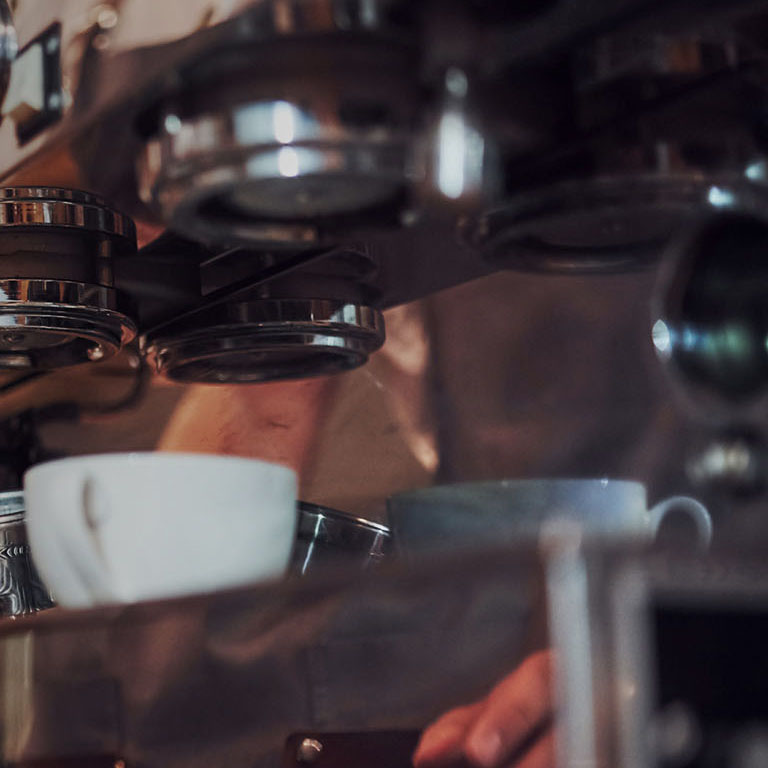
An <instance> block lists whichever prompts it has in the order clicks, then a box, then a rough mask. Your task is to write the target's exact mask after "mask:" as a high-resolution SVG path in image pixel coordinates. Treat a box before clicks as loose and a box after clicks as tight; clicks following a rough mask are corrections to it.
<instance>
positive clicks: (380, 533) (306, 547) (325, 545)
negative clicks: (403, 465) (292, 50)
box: [292, 501, 390, 575]
mask: <svg viewBox="0 0 768 768" xmlns="http://www.w3.org/2000/svg"><path fill="white" fill-rule="evenodd" d="M298 515H299V522H298V528H297V533H296V537H297V538H296V545H295V548H294V551H293V557H292V570H293V572H294V573H299V574H301V575H306V574H307V573H311V572H313V571H314V570H315V569H317V568H323V567H326V566H330V567H333V566H347V567H348V566H351V565H354V566H355V567H356V568H358V569H365V568H369V567H371V566H373V565H375V564H376V563H377V562H378V561H380V560H381V559H382V558H383V557H384V556H385V555H386V553H387V551H388V549H389V543H390V532H389V528H387V526H386V525H381V524H380V523H374V522H372V521H370V520H365V519H363V518H359V517H354V516H353V515H348V514H346V513H345V512H339V511H338V510H336V509H330V508H329V507H323V506H320V505H319V504H310V503H308V502H305V501H300V502H299V504H298Z"/></svg>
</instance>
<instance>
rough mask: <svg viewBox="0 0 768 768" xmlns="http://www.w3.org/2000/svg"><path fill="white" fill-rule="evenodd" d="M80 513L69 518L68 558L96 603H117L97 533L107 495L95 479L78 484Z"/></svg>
mask: <svg viewBox="0 0 768 768" xmlns="http://www.w3.org/2000/svg"><path fill="white" fill-rule="evenodd" d="M79 488H80V499H79V504H78V506H79V508H80V514H79V515H75V516H74V517H73V518H72V521H71V525H70V527H69V531H68V533H69V539H70V542H71V544H72V545H73V546H72V552H71V553H70V556H71V557H72V558H73V559H74V560H76V562H75V567H76V568H77V571H78V573H79V575H80V578H81V581H82V582H83V584H84V586H85V588H86V589H87V591H89V592H90V593H91V596H92V597H93V601H94V602H95V603H97V604H98V603H111V602H115V600H116V592H115V589H114V586H113V583H112V574H111V569H110V567H109V562H108V560H107V558H106V556H105V554H104V550H103V549H102V546H101V541H100V540H99V536H98V530H99V527H100V526H101V524H102V523H103V522H104V521H105V520H106V519H107V518H108V517H109V504H108V502H107V495H106V494H105V493H104V492H103V489H101V487H100V486H99V484H98V483H97V482H96V480H95V479H94V478H92V477H88V476H86V477H85V478H84V479H83V480H82V482H81V483H80V485H79Z"/></svg>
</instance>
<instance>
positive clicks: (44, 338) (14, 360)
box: [0, 280, 136, 369]
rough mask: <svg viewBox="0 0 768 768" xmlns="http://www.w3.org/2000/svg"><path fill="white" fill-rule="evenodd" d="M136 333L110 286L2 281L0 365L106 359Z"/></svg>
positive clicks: (14, 366) (23, 366)
mask: <svg viewBox="0 0 768 768" xmlns="http://www.w3.org/2000/svg"><path fill="white" fill-rule="evenodd" d="M135 336H136V326H135V324H134V322H133V321H132V320H131V319H130V318H129V317H128V316H127V315H125V314H123V312H122V311H121V309H120V301H119V295H118V294H117V292H116V291H115V290H114V289H113V288H106V287H104V286H100V285H86V284H83V283H72V282H67V281H62V280H0V368H12V369H28V368H58V367H61V366H67V365H74V364H77V363H83V362H97V361H100V360H106V359H108V358H110V357H112V356H113V355H115V354H117V352H119V350H120V348H121V347H122V346H123V344H126V343H128V342H129V341H131V340H132V339H133V338H134V337H135Z"/></svg>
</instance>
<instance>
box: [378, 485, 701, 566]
mask: <svg viewBox="0 0 768 768" xmlns="http://www.w3.org/2000/svg"><path fill="white" fill-rule="evenodd" d="M387 509H388V514H389V524H390V528H391V529H392V537H393V541H394V543H395V546H396V547H397V549H398V550H400V551H401V552H404V553H406V554H407V553H416V552H427V551H430V550H439V549H446V548H449V549H455V548H457V547H473V546H478V545H494V544H499V545H503V544H504V543H505V542H514V541H520V540H527V539H535V538H537V537H538V536H539V534H540V533H541V531H542V528H543V526H544V525H545V524H546V523H548V522H549V521H551V520H561V519H565V520H569V521H573V522H576V523H578V525H579V526H580V528H581V529H582V531H583V533H584V535H585V536H588V537H598V538H601V539H627V538H631V539H636V538H640V539H652V538H653V537H654V536H655V535H656V533H657V531H658V530H659V527H660V526H661V524H662V522H663V520H664V519H665V517H666V516H667V515H668V514H670V513H672V512H682V513H684V514H686V515H688V516H689V517H691V518H692V520H693V522H694V524H695V525H696V531H697V537H698V543H699V544H700V545H701V546H703V547H705V546H707V545H708V544H709V541H710V539H711V537H712V521H711V519H710V516H709V512H707V510H706V508H705V507H704V505H703V504H701V502H699V501H697V500H696V499H693V498H691V497H689V496H672V497H671V498H669V499H665V500H664V501H661V502H659V503H658V504H656V505H655V506H653V507H651V508H650V509H649V508H648V503H647V497H646V490H645V486H644V485H643V484H642V483H638V482H633V481H629V480H608V479H584V480H582V479H562V478H546V479H523V480H501V481H498V482H483V483H462V484H458V485H445V486H436V487H433V488H422V489H419V490H415V491H408V492H405V493H399V494H396V495H395V496H392V497H391V498H390V499H388V501H387Z"/></svg>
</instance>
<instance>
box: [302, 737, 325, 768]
mask: <svg viewBox="0 0 768 768" xmlns="http://www.w3.org/2000/svg"><path fill="white" fill-rule="evenodd" d="M322 751H323V745H322V743H321V742H319V741H318V740H317V739H309V738H307V739H303V740H302V742H301V744H299V748H298V750H297V752H296V759H297V760H298V762H300V763H314V762H315V761H316V760H317V759H318V758H319V757H320V753H321V752H322Z"/></svg>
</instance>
